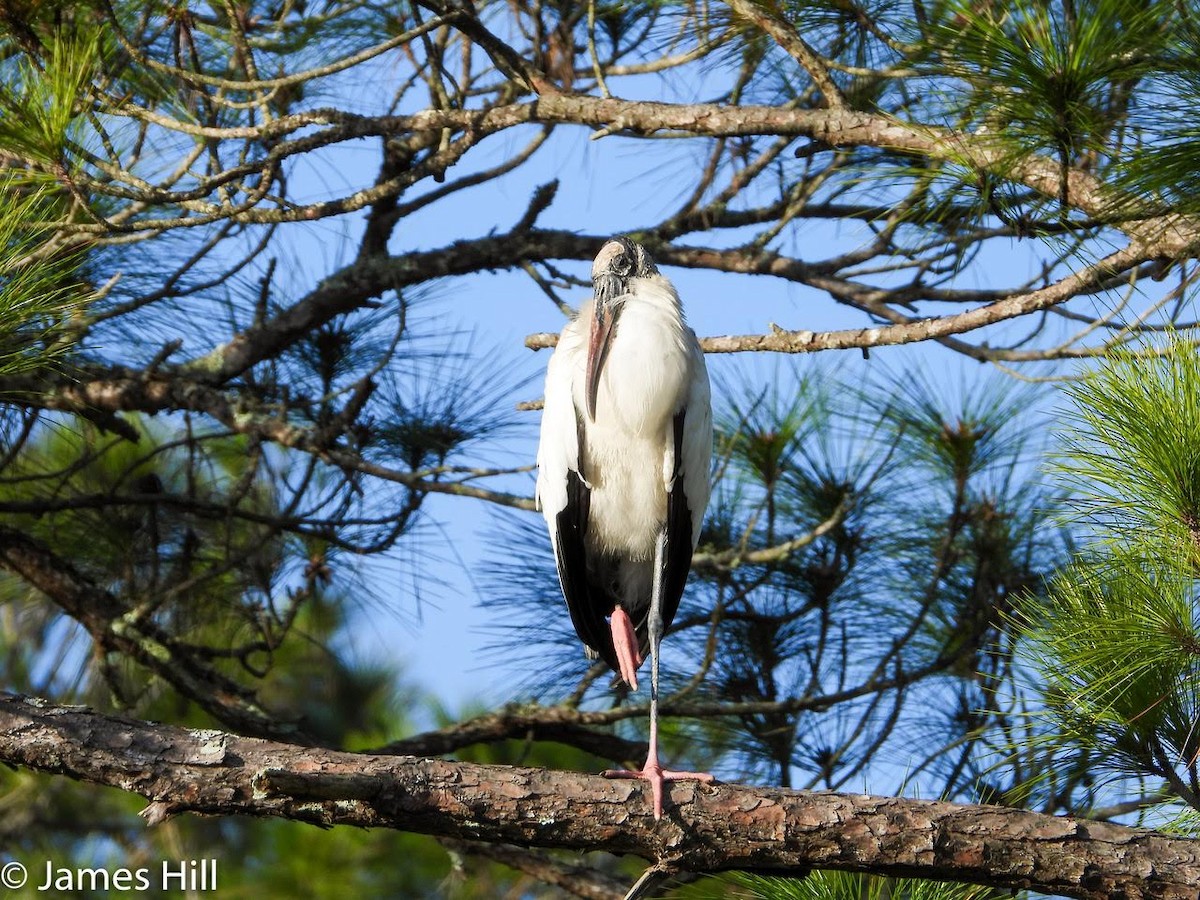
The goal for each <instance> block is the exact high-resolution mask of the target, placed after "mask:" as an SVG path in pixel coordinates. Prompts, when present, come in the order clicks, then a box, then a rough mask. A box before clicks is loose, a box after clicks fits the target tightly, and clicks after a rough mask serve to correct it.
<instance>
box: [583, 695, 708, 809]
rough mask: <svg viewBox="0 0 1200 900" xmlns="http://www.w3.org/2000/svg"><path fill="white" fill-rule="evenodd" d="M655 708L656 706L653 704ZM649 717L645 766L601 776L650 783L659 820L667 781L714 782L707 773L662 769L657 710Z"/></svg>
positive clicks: (607, 772) (608, 772)
mask: <svg viewBox="0 0 1200 900" xmlns="http://www.w3.org/2000/svg"><path fill="white" fill-rule="evenodd" d="M654 705H655V706H657V704H654ZM652 713H653V714H652V715H651V716H650V752H649V753H648V754H647V755H646V765H644V766H643V767H642V770H641V771H640V772H638V771H634V770H632V769H606V770H605V771H604V772H603V773H602V774H603V775H604V777H605V778H638V779H641V780H642V781H648V782H650V794H651V796H652V797H653V798H654V818H655V819H661V818H662V814H663V785H664V784H666V783H667V782H668V781H699V782H702V783H704V784H712V782H713V781H714V780H715V779H714V778H713V777H712V775H710V774H708V773H707V772H676V771H673V770H671V769H664V768H663V767H662V764H661V763H659V761H658V710H657V709H653V710H652Z"/></svg>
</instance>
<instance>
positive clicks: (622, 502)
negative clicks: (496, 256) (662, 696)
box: [537, 237, 712, 819]
mask: <svg viewBox="0 0 1200 900" xmlns="http://www.w3.org/2000/svg"><path fill="white" fill-rule="evenodd" d="M592 287H593V291H594V297H593V299H592V300H591V301H589V302H587V303H585V304H584V306H583V307H582V308H581V309H580V311H579V315H578V317H577V318H575V319H574V320H573V321H571V322H570V323H569V324H568V325H567V326H566V328H564V329H563V331H562V335H561V336H560V337H559V340H558V346H557V348H556V349H555V351H554V355H553V356H552V357H551V358H550V363H549V365H548V366H547V368H546V393H545V398H546V399H545V406H544V407H543V410H542V430H541V443H540V445H539V447H538V458H537V462H538V479H537V502H538V506H539V508H540V509H541V511H542V514H543V515H544V516H545V518H546V524H547V526H548V527H549V529H550V543H551V544H552V545H553V547H554V555H555V559H556V561H557V564H558V580H559V584H560V586H561V587H562V592H563V596H564V597H565V598H566V601H567V609H568V610H569V611H570V613H571V621H572V623H573V624H574V625H575V631H576V633H578V635H579V637H580V639H581V640H582V641H583V643H584V644H585V646H586V651H587V654H588V656H589V657H591V658H595V657H596V656H597V655H598V656H600V657H601V658H602V659H604V661H605V662H606V663H608V665H609V666H610V667H612V668H613V669H614V670H615V671H617V672H618V673H620V677H621V678H622V680H624V681H625V682H627V683H628V684H629V686H630V687H631V688H632V689H633V690H635V691H636V690H637V670H638V667H639V666H640V665H641V662H642V659H643V658H644V656H645V652H646V650H647V648H648V649H649V651H650V752H649V755H648V757H647V759H646V765H645V767H644V768H643V769H642V770H641V771H640V772H630V771H625V770H618V771H611V770H610V771H608V772H605V773H604V774H605V775H606V776H608V777H612V778H641V779H644V780H646V781H648V782H649V783H650V786H651V790H652V793H653V798H654V817H655V818H656V819H657V818H661V816H662V802H663V783H664V782H665V781H674V780H679V779H684V778H687V779H697V780H700V781H706V782H708V781H712V776H711V775H708V774H705V773H698V772H672V771H668V770H664V769H663V768H662V766H661V765H660V764H659V760H658V652H659V642H660V641H661V640H662V636H663V633H664V632H665V631H666V630H667V629H668V628H669V627H670V626H671V622H672V620H673V619H674V618H675V613H676V611H677V610H678V609H679V601H680V598H681V597H682V596H683V588H684V584H685V582H686V581H687V576H688V569H689V568H690V567H691V563H692V551H693V550H695V548H696V542H697V540H698V539H699V537H700V522H701V520H702V519H703V517H704V510H705V507H706V506H707V505H708V495H709V480H708V477H709V465H710V461H711V458H712V402H711V397H710V391H709V385H708V370H707V369H706V368H705V365H704V354H703V352H702V351H701V350H700V344H699V342H698V341H697V340H696V335H695V332H693V331H692V329H690V328H689V327H688V326H687V324H686V323H685V322H684V318H683V310H682V309H681V307H680V303H679V295H678V294H677V293H676V292H675V288H674V287H673V286H672V285H671V282H670V281H668V280H667V279H666V278H664V277H663V276H662V275H660V274H659V272H658V268H657V267H656V266H655V265H654V260H652V259H651V258H650V256H649V254H647V253H646V251H645V249H644V248H643V247H642V246H641V245H640V244H637V243H635V242H634V241H631V240H628V239H627V238H623V237H616V238H613V239H612V240H610V241H608V242H607V243H605V245H604V246H603V247H601V248H600V252H599V253H598V254H597V256H596V260H595V262H594V263H593V264H592Z"/></svg>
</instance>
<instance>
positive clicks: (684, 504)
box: [663, 329, 712, 632]
mask: <svg viewBox="0 0 1200 900" xmlns="http://www.w3.org/2000/svg"><path fill="white" fill-rule="evenodd" d="M687 338H688V340H689V343H690V345H691V346H690V350H691V360H690V366H689V368H690V370H691V379H690V384H689V386H688V395H687V400H686V401H685V403H684V405H683V408H682V409H680V410H679V412H678V413H676V414H675V418H674V420H673V421H672V429H671V430H672V437H673V440H674V454H673V457H674V466H675V469H674V474H673V477H672V479H671V482H670V486H669V490H668V492H667V523H666V527H667V542H666V552H665V557H666V559H665V563H666V572H665V573H664V584H663V631H664V632H665V631H666V630H667V629H668V628H669V627H670V626H671V622H672V621H673V620H674V618H675V613H676V612H677V611H678V610H679V601H680V600H681V599H682V598H683V588H684V585H685V584H687V576H688V570H689V569H690V568H691V566H692V551H693V550H695V549H696V542H697V541H699V540H700V523H701V522H702V521H703V519H704V510H705V508H706V507H707V506H708V493H709V468H710V466H711V462H712V396H711V392H710V389H709V385H708V369H707V367H706V366H705V365H704V353H703V351H701V349H700V344H699V342H698V341H697V340H696V335H695V333H693V332H692V330H691V329H688V331H687Z"/></svg>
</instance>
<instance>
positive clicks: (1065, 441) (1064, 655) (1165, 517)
mask: <svg viewBox="0 0 1200 900" xmlns="http://www.w3.org/2000/svg"><path fill="white" fill-rule="evenodd" d="M1067 395H1068V397H1069V401H1070V404H1071V406H1070V408H1069V409H1068V410H1067V411H1066V414H1065V417H1064V419H1063V423H1064V424H1063V430H1062V434H1061V441H1060V449H1059V451H1058V453H1057V455H1056V457H1055V460H1054V464H1053V465H1054V471H1055V473H1056V474H1057V476H1058V478H1059V479H1060V482H1061V484H1062V485H1063V486H1064V487H1066V488H1067V489H1068V490H1069V491H1070V494H1071V496H1070V501H1069V504H1068V508H1069V509H1070V510H1071V515H1072V517H1073V520H1074V524H1075V525H1076V526H1077V527H1078V528H1079V529H1080V530H1081V531H1082V532H1083V535H1084V545H1083V550H1082V551H1081V553H1080V554H1079V556H1078V557H1077V559H1076V560H1075V561H1074V562H1073V563H1072V565H1071V566H1069V567H1067V568H1066V569H1064V570H1063V571H1062V572H1061V573H1060V574H1059V575H1057V576H1056V577H1055V578H1054V579H1053V580H1052V582H1051V584H1050V590H1049V592H1048V595H1047V597H1046V598H1045V600H1044V602H1038V603H1034V602H1032V601H1026V603H1025V604H1024V605H1023V606H1022V609H1021V612H1020V615H1021V616H1022V617H1023V619H1024V623H1023V624H1024V630H1025V637H1026V639H1027V640H1026V644H1025V648H1026V655H1027V657H1028V659H1029V660H1030V661H1031V663H1032V664H1033V666H1034V667H1035V669H1036V670H1038V671H1039V673H1040V674H1041V676H1042V677H1043V678H1044V680H1045V689H1044V690H1045V693H1044V699H1045V704H1046V705H1045V714H1046V716H1047V718H1048V719H1049V721H1050V723H1051V725H1052V729H1051V730H1052V731H1053V732H1055V735H1056V739H1062V738H1065V739H1067V740H1068V741H1069V742H1070V744H1072V745H1074V746H1076V747H1079V748H1081V749H1082V750H1083V752H1085V753H1088V754H1090V755H1091V756H1092V758H1093V759H1094V760H1095V763H1094V764H1095V766H1096V767H1097V768H1099V769H1101V770H1103V771H1107V772H1109V773H1114V774H1118V775H1131V776H1137V777H1141V778H1144V779H1151V780H1163V781H1165V782H1166V784H1167V785H1168V786H1169V789H1170V792H1171V793H1172V794H1173V795H1174V796H1175V797H1177V798H1179V799H1182V800H1184V801H1185V802H1187V803H1188V804H1190V805H1192V806H1197V805H1200V789H1198V787H1200V785H1198V781H1197V765H1196V763H1197V756H1198V755H1200V693H1198V686H1200V621H1198V617H1197V585H1198V582H1197V574H1198V573H1200V569H1198V568H1197V566H1198V563H1200V358H1197V355H1196V353H1195V349H1194V346H1193V344H1192V343H1191V342H1190V341H1187V340H1184V339H1183V338H1182V337H1179V336H1173V337H1172V338H1171V339H1170V340H1169V342H1168V343H1167V345H1166V346H1165V348H1164V349H1163V350H1162V351H1161V352H1160V353H1157V354H1145V353H1143V354H1140V355H1139V354H1134V353H1123V354H1120V355H1117V356H1115V357H1114V358H1112V359H1111V360H1110V361H1109V362H1107V363H1106V364H1105V365H1104V366H1103V367H1101V368H1100V369H1099V370H1098V371H1096V372H1095V373H1094V374H1092V375H1091V376H1089V377H1087V378H1086V379H1084V380H1083V381H1081V382H1080V383H1078V384H1076V385H1074V386H1072V387H1071V388H1069V389H1068V392H1067Z"/></svg>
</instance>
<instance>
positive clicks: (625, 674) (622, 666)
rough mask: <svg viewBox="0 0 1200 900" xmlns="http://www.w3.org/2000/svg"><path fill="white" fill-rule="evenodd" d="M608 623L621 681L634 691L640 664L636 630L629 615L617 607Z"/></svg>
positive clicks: (640, 658) (636, 686) (640, 657)
mask: <svg viewBox="0 0 1200 900" xmlns="http://www.w3.org/2000/svg"><path fill="white" fill-rule="evenodd" d="M608 622H609V627H610V628H611V629H612V639H613V647H614V648H615V649H616V651H617V663H618V664H619V668H618V671H619V672H620V673H621V680H622V681H624V682H625V683H626V684H627V685H629V689H630V690H633V691H636V690H637V689H638V681H637V670H638V666H640V665H641V664H642V654H641V653H639V652H638V639H637V630H636V629H635V628H634V627H633V620H632V619H631V618H629V613H627V612H625V610H624V609H622V608H621V607H619V606H618V607H616V608H615V609H614V610H613V613H612V617H611V618H610V619H609V620H608Z"/></svg>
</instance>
